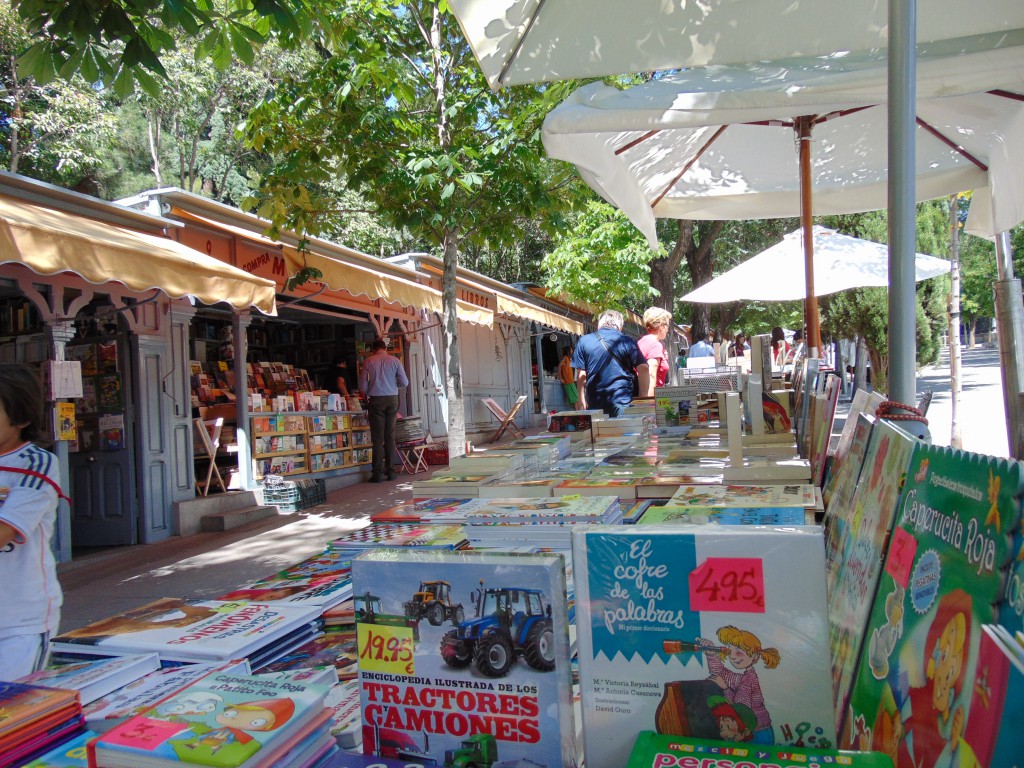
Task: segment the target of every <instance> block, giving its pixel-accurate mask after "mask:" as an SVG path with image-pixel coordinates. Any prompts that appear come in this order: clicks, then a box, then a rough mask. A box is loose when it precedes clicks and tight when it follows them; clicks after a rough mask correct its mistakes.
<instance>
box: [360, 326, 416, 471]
mask: <svg viewBox="0 0 1024 768" xmlns="http://www.w3.org/2000/svg"><path fill="white" fill-rule="evenodd" d="M372 349H373V354H372V355H370V356H369V357H368V358H366V360H364V361H363V372H362V373H361V374H360V376H359V387H360V389H362V390H363V392H365V393H366V400H367V411H368V412H369V416H370V440H371V441H372V442H373V472H372V473H371V474H370V482H371V483H379V482H381V481H383V480H384V478H385V477H387V479H388V480H394V479H395V478H396V477H398V475H397V474H396V473H395V470H394V468H393V467H392V464H391V462H392V459H393V457H394V455H395V422H396V421H397V419H398V390H399V389H400V388H402V387H407V386H409V377H408V376H406V375H405V368H403V367H402V362H401V360H399V359H398V358H397V357H392V356H391V355H389V354H388V345H387V344H386V343H385V342H384V339H377V340H376V341H374V342H373V346H372Z"/></svg>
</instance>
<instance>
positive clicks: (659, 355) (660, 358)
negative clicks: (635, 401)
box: [637, 307, 672, 397]
mask: <svg viewBox="0 0 1024 768" xmlns="http://www.w3.org/2000/svg"><path fill="white" fill-rule="evenodd" d="M671 324H672V313H671V312H669V311H668V310H665V309H662V308H661V307H651V308H650V309H648V310H647V311H646V312H644V328H646V329H647V335H646V336H643V337H641V338H640V340H639V341H638V342H637V346H638V347H640V353H641V354H642V355H643V356H644V359H645V360H646V361H647V367H648V370H649V371H650V374H651V375H650V377H649V380H650V384H649V385H648V387H647V392H641V393H640V397H654V388H655V387H663V386H665V384H666V383H667V382H668V353H666V352H665V345H664V344H663V343H662V342H664V341H665V337H666V336H668V329H669V328H670V327H671Z"/></svg>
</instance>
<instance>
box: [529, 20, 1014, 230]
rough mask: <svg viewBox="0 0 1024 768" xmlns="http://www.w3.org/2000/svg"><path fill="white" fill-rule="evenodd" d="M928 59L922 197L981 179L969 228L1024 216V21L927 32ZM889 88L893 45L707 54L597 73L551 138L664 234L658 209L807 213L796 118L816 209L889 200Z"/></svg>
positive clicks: (849, 208) (549, 144)
mask: <svg viewBox="0 0 1024 768" xmlns="http://www.w3.org/2000/svg"><path fill="white" fill-rule="evenodd" d="M1021 5H1022V6H1024V3H1022V4H1021ZM917 72H918V78H917V103H916V114H917V137H916V146H917V151H916V175H917V185H916V189H917V199H918V200H926V199H931V198H934V197H939V196H942V195H946V194H952V193H955V192H960V191H963V190H968V189H973V190H975V194H974V199H973V202H972V205H971V216H970V220H969V222H968V231H971V232H974V233H976V234H980V235H983V236H992V235H993V234H994V233H997V232H1000V231H1005V230H1009V229H1010V228H1011V227H1013V226H1015V225H1016V224H1018V223H1020V222H1021V221H1022V220H1024V172H1022V171H1024V29H1017V30H1013V31H1012V32H1007V33H1005V34H1002V35H997V36H994V35H980V36H972V37H966V38H961V39H957V40H947V41H943V42H941V43H935V44H931V45H921V46H919V47H918V65H917ZM887 99H888V88H887V72H886V57H885V51H862V52H856V53H845V54H834V55H830V56H824V57H814V58H797V59H789V60H784V61H776V62H765V63H759V64H751V65H747V66H742V67H739V66H736V67H733V66H721V67H705V68H700V69H697V70H692V71H685V72H681V73H678V74H675V75H671V76H667V77H663V78H660V79H658V80H654V81H651V82H647V83H643V84H641V85H636V86H633V87H631V88H628V89H626V90H618V89H616V88H612V87H610V86H605V85H602V84H600V83H593V84H590V85H586V86H584V87H582V88H580V89H578V90H577V91H575V92H574V93H573V94H572V95H571V96H570V97H569V98H568V99H567V100H566V101H565V102H563V103H562V104H560V105H559V106H558V107H556V108H555V109H554V110H552V112H551V113H550V114H549V115H548V117H547V119H546V120H545V123H544V133H543V139H544V146H545V148H546V149H547V152H548V154H549V155H551V156H552V157H554V158H557V159H561V160H567V161H569V162H572V163H574V164H575V165H576V166H577V168H578V169H579V172H580V174H581V175H582V176H583V178H584V179H585V180H586V181H587V183H588V184H590V186H591V187H593V188H594V189H595V190H596V191H597V192H599V193H600V194H601V196H602V197H604V198H605V199H606V200H608V201H609V202H611V203H612V204H614V205H616V206H617V207H619V208H621V209H622V210H623V211H624V212H625V213H626V214H627V215H628V216H629V218H630V219H631V220H632V221H633V223H634V224H636V225H637V227H638V228H639V229H640V230H641V231H642V232H643V233H644V235H646V237H647V239H648V241H649V242H650V244H651V246H652V247H657V237H656V235H655V230H654V221H655V218H656V217H663V218H679V219H757V218H777V217H788V216H797V215H799V213H800V192H801V187H800V175H799V171H798V163H797V150H796V142H795V140H794V138H795V133H794V123H795V122H796V121H797V120H798V119H800V118H807V119H809V120H810V123H811V142H812V148H811V164H812V166H811V188H812V190H813V213H814V214H815V215H822V214H833V213H853V212H859V211H866V210H877V209H881V208H885V207H886V204H887V195H888V184H887V182H888V167H887V123H886V107H887Z"/></svg>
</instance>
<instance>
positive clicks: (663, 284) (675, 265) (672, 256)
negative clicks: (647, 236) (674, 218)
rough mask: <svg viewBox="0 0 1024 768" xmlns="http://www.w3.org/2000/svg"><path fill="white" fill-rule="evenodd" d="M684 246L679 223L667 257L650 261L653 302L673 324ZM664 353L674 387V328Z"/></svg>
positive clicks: (670, 381)
mask: <svg viewBox="0 0 1024 768" xmlns="http://www.w3.org/2000/svg"><path fill="white" fill-rule="evenodd" d="M691 232H692V227H691ZM690 237H692V235H691V236H690ZM686 244H687V241H686V239H684V227H683V222H682V221H680V222H679V236H678V237H677V238H676V244H675V245H674V246H673V247H672V250H671V251H670V252H669V254H668V256H666V257H664V258H656V259H654V260H652V261H651V287H652V288H654V289H655V290H656V291H657V292H658V298H656V299H655V300H654V302H655V306H658V307H661V308H662V309H664V310H666V311H667V312H670V313H672V320H673V322H675V305H676V273H677V272H678V271H679V265H680V264H681V263H682V261H683V255H684V254H685V253H686ZM690 342H691V343H692V342H693V334H692V333H691V335H690ZM665 351H666V354H667V355H668V360H669V368H668V370H669V383H670V384H673V385H674V384H677V383H678V381H677V378H678V374H677V368H678V365H677V364H676V361H677V360H678V359H679V344H678V342H677V341H676V334H675V329H674V328H673V329H672V331H671V332H670V333H669V335H668V337H667V338H666V339H665Z"/></svg>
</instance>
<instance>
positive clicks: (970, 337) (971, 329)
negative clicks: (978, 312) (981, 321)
mask: <svg viewBox="0 0 1024 768" xmlns="http://www.w3.org/2000/svg"><path fill="white" fill-rule="evenodd" d="M977 328H978V318H976V317H972V318H971V323H970V325H969V326H967V348H968V349H974V338H975V337H974V333H975V331H976V330H977Z"/></svg>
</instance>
